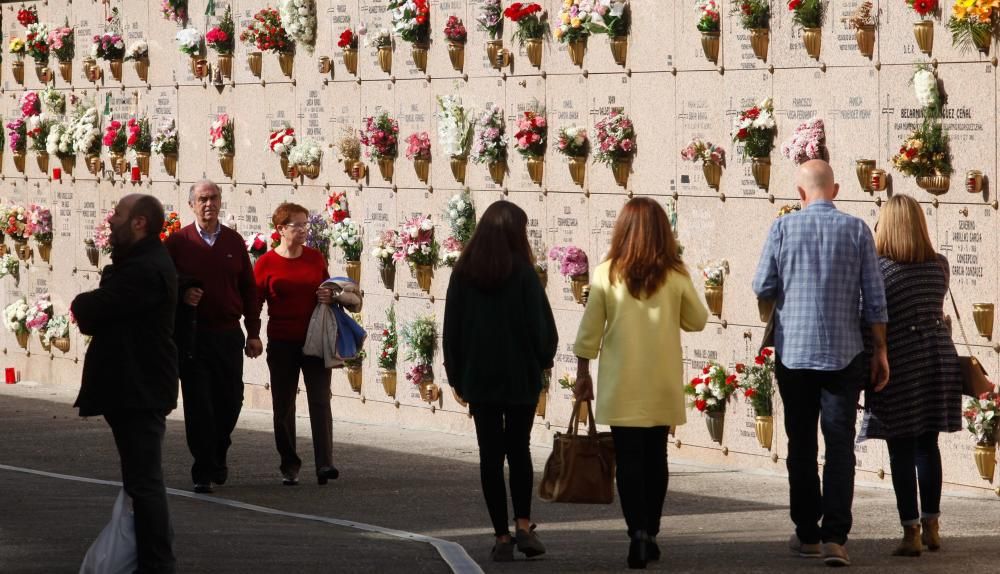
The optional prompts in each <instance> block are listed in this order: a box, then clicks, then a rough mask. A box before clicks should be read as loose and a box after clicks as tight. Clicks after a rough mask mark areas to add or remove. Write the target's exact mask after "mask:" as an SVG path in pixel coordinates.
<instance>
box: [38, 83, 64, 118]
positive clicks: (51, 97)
mask: <svg viewBox="0 0 1000 574" xmlns="http://www.w3.org/2000/svg"><path fill="white" fill-rule="evenodd" d="M40 100H41V104H42V109H43V110H45V111H46V112H48V113H49V114H52V115H59V114H62V113H64V112H65V111H66V95H65V94H64V93H63V92H61V91H59V90H57V89H55V88H53V87H52V86H49V87H47V88H45V89H44V90H42V95H41V98H40Z"/></svg>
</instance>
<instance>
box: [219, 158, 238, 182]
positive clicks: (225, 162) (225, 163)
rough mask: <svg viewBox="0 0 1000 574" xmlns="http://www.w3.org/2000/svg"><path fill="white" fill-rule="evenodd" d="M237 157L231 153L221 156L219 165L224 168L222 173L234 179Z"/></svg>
mask: <svg viewBox="0 0 1000 574" xmlns="http://www.w3.org/2000/svg"><path fill="white" fill-rule="evenodd" d="M234 157H235V156H234V155H233V154H231V153H227V154H223V155H220V156H219V165H220V166H222V173H223V174H224V175H225V176H226V177H228V178H230V179H232V177H233V158H234Z"/></svg>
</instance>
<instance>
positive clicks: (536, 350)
mask: <svg viewBox="0 0 1000 574" xmlns="http://www.w3.org/2000/svg"><path fill="white" fill-rule="evenodd" d="M442 339H443V347H444V366H445V370H446V372H447V373H448V384H450V385H451V386H452V387H454V389H455V390H456V391H458V393H459V394H460V395H461V396H462V398H464V399H465V400H466V401H468V402H470V403H492V404H515V405H517V404H530V405H533V404H535V403H536V402H538V394H539V393H540V392H541V390H542V371H543V370H545V369H550V368H552V362H553V359H554V358H555V355H556V347H557V345H558V342H559V333H558V331H556V324H555V319H554V318H553V316H552V308H551V307H550V306H549V300H548V298H546V296H545V289H543V288H542V284H541V282H540V281H539V280H538V274H537V273H536V272H535V269H534V267H532V265H531V264H530V263H528V262H527V261H518V262H515V263H514V268H513V270H512V271H511V274H510V276H509V277H507V279H505V280H504V281H502V282H500V283H499V284H498V285H497V286H495V287H494V288H493V289H490V290H483V289H478V288H476V287H475V286H473V285H469V284H467V283H466V282H465V281H463V280H462V279H461V278H460V277H458V276H456V275H452V276H451V282H450V283H449V284H448V296H447V300H446V301H445V308H444V334H443V337H442Z"/></svg>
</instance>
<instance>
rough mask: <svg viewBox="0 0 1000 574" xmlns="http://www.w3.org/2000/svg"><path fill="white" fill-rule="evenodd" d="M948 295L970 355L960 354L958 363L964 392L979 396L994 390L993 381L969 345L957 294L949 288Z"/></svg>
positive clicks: (974, 396) (971, 395)
mask: <svg viewBox="0 0 1000 574" xmlns="http://www.w3.org/2000/svg"><path fill="white" fill-rule="evenodd" d="M948 296H949V297H951V306H952V307H954V309H955V321H956V322H958V329H959V331H961V333H962V342H964V343H965V349H966V351H968V353H969V356H968V357H963V356H962V355H959V356H958V365H959V367H961V368H962V394H963V395H968V396H970V397H973V398H977V399H978V398H979V396H980V395H982V394H983V393H991V392H993V383H991V382H990V380H989V378H988V377H987V373H986V369H984V368H983V365H982V364H981V363H980V362H979V360H978V359H976V358H975V357H974V356H972V347H971V346H970V345H969V338H968V337H966V336H965V327H964V326H962V317H961V316H960V315H959V314H958V305H957V304H956V303H955V296H954V295H952V293H951V289H950V288H949V289H948Z"/></svg>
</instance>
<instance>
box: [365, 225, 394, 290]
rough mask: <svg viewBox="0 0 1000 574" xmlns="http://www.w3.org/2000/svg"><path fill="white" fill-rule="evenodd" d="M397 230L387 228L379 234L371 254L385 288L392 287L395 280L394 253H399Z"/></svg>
mask: <svg viewBox="0 0 1000 574" xmlns="http://www.w3.org/2000/svg"><path fill="white" fill-rule="evenodd" d="M399 245H400V240H399V232H398V231H396V230H395V229H387V230H385V231H383V232H382V233H380V234H379V236H378V240H376V242H375V247H373V248H372V251H371V255H372V259H374V260H375V261H376V262H377V263H378V270H379V274H380V275H381V277H382V283H383V284H384V285H385V288H386V289H392V288H393V285H394V284H395V282H396V260H397V259H398V258H397V257H396V254H397V253H399Z"/></svg>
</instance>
